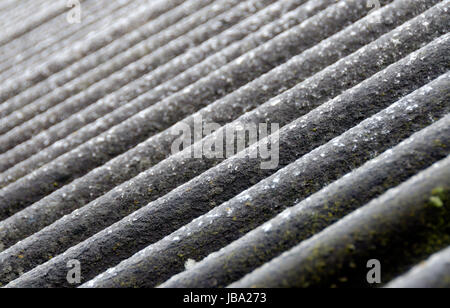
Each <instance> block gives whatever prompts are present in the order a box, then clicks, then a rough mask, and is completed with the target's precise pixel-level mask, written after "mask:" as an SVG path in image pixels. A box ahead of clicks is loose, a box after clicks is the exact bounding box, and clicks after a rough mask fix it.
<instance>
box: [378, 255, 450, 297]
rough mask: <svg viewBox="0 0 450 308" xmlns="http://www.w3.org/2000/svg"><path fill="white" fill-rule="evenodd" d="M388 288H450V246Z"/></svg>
mask: <svg viewBox="0 0 450 308" xmlns="http://www.w3.org/2000/svg"><path fill="white" fill-rule="evenodd" d="M386 287H387V288H446V289H447V288H450V246H449V247H447V248H446V249H444V250H442V251H439V252H438V253H436V254H434V255H432V256H431V257H430V258H428V259H427V260H425V261H423V262H421V263H420V264H419V265H416V266H415V267H414V268H412V269H411V270H410V271H409V272H408V273H406V274H404V275H402V276H400V277H398V278H396V279H395V280H394V281H392V282H390V283H389V284H388V285H387V286H386Z"/></svg>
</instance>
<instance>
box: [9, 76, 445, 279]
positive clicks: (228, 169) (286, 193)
mask: <svg viewBox="0 0 450 308" xmlns="http://www.w3.org/2000/svg"><path fill="white" fill-rule="evenodd" d="M446 85H447V86H448V84H445V83H444V86H446ZM349 92H352V91H349ZM419 94H421V95H420V96H421V97H422V99H421V101H420V102H417V104H418V107H417V108H405V104H408V100H407V99H405V100H403V101H400V102H399V103H397V104H395V105H393V107H390V108H388V109H387V110H385V111H382V112H381V114H379V115H376V116H373V117H372V118H370V119H368V120H366V121H364V122H362V123H361V124H359V125H358V126H356V127H354V128H352V129H351V130H349V131H347V132H345V133H344V134H343V135H342V136H340V137H339V138H337V140H332V141H330V142H328V143H327V144H325V145H323V146H322V147H319V148H317V149H315V150H313V151H312V152H310V153H308V154H307V155H305V156H303V157H301V155H300V157H301V158H300V159H299V160H298V161H296V162H295V163H293V164H291V165H289V166H288V167H287V168H284V169H282V170H280V171H279V172H278V173H277V174H274V175H272V176H270V177H269V178H267V179H264V180H263V181H261V182H259V183H258V184H257V185H255V186H253V187H252V188H250V189H249V190H247V191H245V192H243V193H242V194H240V195H238V196H236V195H237V194H238V193H239V192H241V191H242V190H243V188H244V187H246V186H247V187H248V186H249V184H250V183H248V182H251V181H252V180H253V181H256V182H257V181H258V180H259V179H263V178H264V177H266V176H268V175H270V173H269V172H270V171H267V172H264V171H263V170H261V169H260V167H259V163H258V160H253V159H248V157H247V155H246V153H243V152H241V154H238V155H237V156H235V157H233V158H230V159H228V160H227V161H225V162H223V163H221V164H220V165H218V166H216V167H214V168H212V169H210V170H208V171H206V172H205V173H203V174H202V175H201V176H199V177H197V178H195V179H193V180H191V181H190V182H188V183H186V184H184V185H181V186H179V187H178V188H176V189H175V190H173V191H172V192H170V193H169V194H167V195H165V196H164V197H162V198H160V199H158V200H156V201H153V202H151V203H150V204H148V205H147V206H145V207H143V208H142V209H139V210H137V211H136V212H134V213H133V214H131V215H130V216H129V217H127V218H125V219H123V220H122V221H120V222H118V223H116V224H114V225H112V226H111V227H108V228H106V229H104V230H103V231H101V232H100V233H98V234H96V235H95V236H93V237H91V238H90V239H88V240H86V241H84V242H82V243H80V244H78V245H77V246H74V247H72V248H70V249H69V250H68V251H66V253H65V254H63V255H59V256H57V257H55V258H53V259H52V260H50V261H49V262H47V263H46V264H44V265H42V266H41V267H38V268H36V269H35V270H31V271H30V272H29V273H27V274H25V275H24V276H22V277H21V278H19V280H22V281H24V285H28V286H33V285H34V286H61V285H66V280H65V272H64V271H63V270H62V269H63V268H65V266H66V264H67V260H69V259H78V260H80V262H82V263H83V264H86V265H85V266H84V272H83V275H84V277H86V278H87V279H88V278H90V277H91V276H93V275H94V274H95V273H97V274H98V273H100V272H102V270H106V268H107V267H110V266H111V265H112V264H115V263H117V262H118V261H120V260H121V259H124V258H126V257H129V256H131V255H132V254H133V253H135V252H137V251H139V250H140V249H142V248H144V247H145V246H147V245H149V244H151V243H152V242H156V241H158V240H160V239H161V238H163V237H164V236H166V235H168V234H170V233H171V232H173V231H175V230H177V229H178V228H181V227H182V226H183V225H184V224H186V223H188V222H190V221H191V220H192V219H194V218H196V217H198V216H200V215H202V214H205V213H206V212H208V211H209V210H210V209H212V208H214V207H216V205H219V204H221V203H222V202H225V201H226V200H228V199H229V198H232V197H233V196H236V197H234V198H232V199H231V200H230V201H228V202H227V203H226V204H225V205H222V206H221V207H220V208H219V209H217V212H214V211H213V214H210V215H207V216H206V217H205V218H204V219H205V221H203V223H204V224H210V223H212V222H214V221H216V222H220V217H224V216H223V215H220V214H219V210H220V209H223V208H225V209H226V208H230V209H231V210H233V209H242V211H244V213H243V215H242V216H241V215H239V217H241V219H239V220H238V219H234V216H231V217H228V216H227V217H226V218H224V219H226V220H227V222H228V224H227V227H228V229H227V230H228V231H227V232H228V233H227V234H234V235H235V236H236V233H237V234H239V232H238V231H239V230H242V229H243V230H245V229H246V228H249V229H247V230H250V229H251V228H254V227H256V226H258V224H260V223H262V222H264V221H265V220H267V219H268V218H271V217H272V216H273V215H275V214H277V213H279V212H280V211H281V210H283V209H284V208H285V207H286V206H289V205H291V204H294V203H295V202H296V199H297V198H298V197H299V196H305V195H309V194H312V193H313V192H315V191H317V190H319V189H320V188H322V186H323V185H325V183H327V182H330V181H333V180H335V179H337V178H339V177H340V176H343V175H345V174H346V173H348V172H349V171H350V170H351V169H352V168H355V167H357V166H359V165H361V164H363V163H364V162H365V161H367V160H369V159H370V158H372V157H373V156H374V155H376V154H374V153H376V152H383V151H384V150H386V149H388V148H390V147H391V146H393V145H395V144H396V143H398V142H400V141H401V140H404V139H405V138H407V137H409V136H410V135H411V134H412V133H413V132H415V131H418V130H420V129H421V128H423V127H426V126H427V125H429V124H430V121H432V119H433V118H439V117H441V116H442V115H443V114H446V113H448V111H449V110H448V107H449V106H448V105H446V101H445V98H446V97H448V91H447V92H446V91H442V89H441V88H440V87H436V89H435V91H434V92H432V94H431V92H430V93H422V92H420V93H419ZM354 95H355V94H354ZM353 98H354V96H353ZM420 107H422V108H420ZM323 109H324V110H327V109H330V108H329V107H328V106H326V107H324V108H323ZM392 111H393V112H392ZM396 112H398V113H399V114H395V113H396ZM405 113H406V116H405V115H404V114H405ZM313 114H317V115H320V114H321V112H320V111H319V110H315V111H313ZM393 116H395V119H396V121H392V117H393ZM313 117H314V116H312V118H313ZM319 117H320V116H319ZM301 120H302V119H299V120H297V121H295V122H293V123H292V124H291V125H289V126H288V127H286V128H284V129H283V130H282V131H281V133H279V134H280V148H284V149H285V151H284V152H283V153H286V154H284V157H283V155H281V156H280V165H281V166H283V165H286V161H284V160H285V159H286V160H289V158H288V156H289V154H291V153H293V152H295V149H297V150H296V151H297V152H298V151H306V152H307V151H308V149H305V147H304V144H302V142H301V140H305V137H306V136H307V135H306V136H305V134H304V133H305V132H307V133H310V132H312V129H311V127H308V128H307V129H305V128H303V127H302V125H301V124H302V121H301ZM303 120H306V119H305V118H303ZM305 122H306V123H311V121H305ZM411 123H414V125H411ZM311 125H314V124H311ZM328 127H329V125H328V126H327V128H328ZM338 127H340V126H338ZM301 131H303V132H304V133H303V134H302V133H301ZM383 132H388V133H385V134H384V133H383ZM314 133H316V132H314ZM314 133H312V135H314ZM277 134H278V133H277ZM310 134H311V133H310ZM317 135H318V136H324V134H323V132H321V131H318V132H317ZM264 142H267V140H262V141H260V142H259V144H257V145H255V146H253V147H251V151H258V147H257V146H260V144H261V143H262V144H263V143H264ZM316 146H317V145H316ZM288 149H289V150H288ZM288 153H289V154H288ZM291 155H292V154H291ZM250 157H251V156H250ZM291 160H292V158H291ZM189 163H190V161H186V164H189ZM166 171H167V169H166ZM271 172H272V173H273V171H271ZM324 176H326V178H323V177H324ZM318 177H320V178H321V180H320V181H318V180H317V178H318ZM154 178H156V177H154ZM315 179H316V180H315ZM300 183H301V185H299V184H300ZM122 187H123V188H122V189H121V190H120V192H119V191H118V192H119V193H121V194H122V196H123V195H127V194H126V186H124V185H123V186H122ZM147 187H148V186H147ZM280 191H283V193H282V194H280ZM267 200H271V201H270V202H269V203H267ZM116 203H117V202H116ZM247 203H250V205H248V204H247ZM274 205H277V206H274ZM86 210H87V209H86V208H83V209H81V210H79V211H76V212H74V213H73V214H72V215H71V216H74V217H73V218H75V217H76V218H77V220H76V221H75V220H73V223H75V224H80V223H81V222H82V221H85V222H88V221H89V219H92V216H89V215H86V214H84V213H83V212H86ZM107 210H108V211H110V212H109V213H108V214H106V212H103V215H104V216H102V218H103V219H109V218H111V216H112V215H114V213H112V211H111V208H109V209H107ZM118 211H120V209H119V208H116V209H115V212H118ZM225 212H227V211H225ZM220 213H222V211H220ZM244 218H245V219H244ZM70 219H71V218H70V217H68V216H66V217H64V218H62V219H61V220H59V221H58V222H57V223H55V224H54V225H52V226H50V227H49V228H47V229H44V230H43V231H41V232H38V233H37V234H35V235H33V236H32V237H30V238H28V239H26V240H25V241H22V242H21V243H19V244H17V245H16V246H13V247H12V248H10V249H8V250H6V251H5V252H3V253H1V254H0V260H1V261H2V263H3V264H5V265H6V267H7V268H8V269H9V268H17V267H18V266H19V264H20V268H22V269H24V268H25V269H26V268H27V265H26V264H27V263H28V262H39V261H38V260H43V261H44V260H45V255H46V254H47V253H49V251H50V249H53V248H56V247H57V246H58V245H60V243H61V242H62V240H67V239H68V236H72V238H73V232H72V231H70V228H69V226H70V225H71V224H73V223H70ZM229 219H231V220H232V221H235V223H234V225H230V224H229ZM98 221H99V220H98V219H96V222H97V223H98ZM168 222H170V224H169V223H168ZM58 226H59V227H58ZM80 226H83V228H86V229H90V228H91V227H88V228H87V226H86V225H84V224H83V223H81V225H80ZM222 226H223V225H222ZM52 229H53V230H55V232H56V230H58V232H59V233H58V234H57V235H56V233H54V232H53V231H51V230H52ZM218 229H220V224H219V228H218ZM52 233H53V234H54V235H53V236H52ZM219 233H220V232H219ZM55 235H56V236H57V237H58V238H59V240H57V239H55V238H54V236H55ZM230 237H231V235H230ZM45 238H48V242H45V241H46V240H45ZM50 238H52V239H51V240H50ZM129 239H133V240H132V241H130V240H129ZM174 239H175V241H174V242H176V237H175V238H174ZM223 239H224V240H225V239H226V237H224V238H223ZM218 241H219V240H218ZM118 243H119V245H118ZM42 247H46V248H45V249H42ZM87 251H90V252H89V253H87ZM18 253H21V254H22V256H23V258H22V259H19V260H18V259H17V254H18ZM94 264H95V265H94ZM35 265H37V264H35ZM32 267H34V266H32ZM58 268H59V270H57V269H58ZM48 269H52V270H51V274H48V275H45V276H42V273H43V272H48ZM8 276H9V277H11V276H12V277H14V276H15V274H14V272H13V271H8V270H7V272H6V277H8ZM156 277H159V279H162V277H164V276H163V275H157V276H156ZM9 279H10V278H9ZM160 282H163V281H160Z"/></svg>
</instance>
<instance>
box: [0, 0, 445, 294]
mask: <svg viewBox="0 0 450 308" xmlns="http://www.w3.org/2000/svg"><path fill="white" fill-rule="evenodd" d="M88 2H89V0H86V3H88ZM125 2H126V3H125ZM380 3H381V5H382V7H381V8H380V9H379V10H377V11H375V12H373V13H372V14H370V15H369V16H366V15H367V12H368V11H369V10H370V9H368V8H367V3H366V2H365V1H360V0H341V1H339V2H337V3H336V2H335V1H331V0H330V1H328V0H319V1H318V0H310V1H306V0H305V1H301V0H279V1H276V0H247V1H244V2H242V1H236V2H235V3H234V2H232V1H221V0H215V1H212V0H211V1H208V2H204V1H203V2H202V1H194V0H190V1H186V2H183V3H182V1H164V2H158V1H156V2H154V3H152V4H148V3H147V2H145V3H142V4H141V5H140V6H139V12H138V13H135V14H132V15H130V16H127V17H125V18H124V19H123V20H122V23H123V24H126V25H129V26H128V27H123V28H118V27H117V25H115V24H114V25H112V26H111V27H109V28H107V27H105V28H104V29H103V30H101V31H99V32H98V33H95V34H93V36H92V38H86V39H83V40H82V41H80V42H75V41H76V40H77V38H81V37H83V35H84V34H83V33H85V32H83V31H88V30H89V26H87V27H86V29H84V28H83V27H81V25H80V27H79V28H77V30H75V31H74V32H73V35H74V36H73V38H72V40H68V41H67V45H66V47H64V50H62V51H57V52H56V53H54V54H53V55H51V56H48V54H46V53H45V52H42V53H38V54H37V55H36V56H34V57H33V58H30V59H29V60H28V61H29V62H26V61H25V62H23V63H30V65H31V66H32V67H33V69H34V70H35V73H33V72H32V71H31V70H30V72H31V73H28V74H27V75H24V76H21V75H16V77H15V78H14V79H13V80H11V81H9V82H8V83H7V84H4V85H2V86H0V96H1V98H3V99H2V101H3V103H2V104H0V115H2V118H1V119H0V121H2V126H1V130H0V131H1V132H2V133H3V135H0V149H2V152H3V153H2V154H0V160H1V161H0V167H1V169H0V170H1V171H2V173H1V174H0V187H2V186H3V188H2V189H0V219H2V220H3V221H1V222H0V251H2V250H3V251H2V252H1V253H0V283H1V284H2V285H6V284H8V286H9V287H74V286H77V285H73V284H70V283H69V282H68V281H67V277H66V275H67V263H68V261H70V260H73V259H76V260H78V261H80V262H81V265H82V276H83V280H82V284H83V287H156V286H161V287H226V286H231V287H254V286H256V287H258V286H259V287H311V286H312V287H314V286H315V287H317V286H320V287H361V286H368V284H366V283H365V282H364V280H365V276H366V273H367V267H366V263H367V261H368V260H369V259H373V258H375V257H378V258H380V259H381V262H382V263H383V262H385V263H383V264H385V265H384V266H383V278H384V280H383V283H387V282H388V281H390V280H393V279H395V278H396V277H398V276H401V275H403V274H404V273H405V272H407V271H408V270H409V269H410V268H412V267H414V265H416V264H417V263H419V262H420V261H422V260H425V259H426V258H427V257H429V256H430V255H431V254H433V253H438V251H440V250H442V249H445V248H446V247H447V246H448V245H450V227H449V218H450V217H449V214H448V213H449V211H448V209H449V208H448V206H449V205H450V204H449V200H450V199H449V191H450V183H449V180H450V175H449V174H448V172H449V170H450V167H449V166H448V164H449V158H448V154H449V146H450V91H449V90H450V73H449V72H450V55H449V53H448V50H449V49H450V34H449V33H448V32H449V27H450V17H449V14H448V10H449V7H450V3H449V2H448V1H446V0H444V1H439V0H395V1H388V0H386V1H380ZM41 4H42V6H43V7H44V5H45V2H42V3H41ZM5 5H6V4H5ZM82 5H83V4H82ZM89 7H90V6H88V5H86V8H89ZM92 8H93V10H92V12H93V13H94V14H103V15H101V16H105V18H106V17H107V16H111V14H113V12H116V11H117V12H119V10H115V9H111V14H105V13H104V12H103V13H101V12H100V10H97V9H95V5H93V6H92ZM127 8H128V9H130V8H131V6H130V3H128V2H127V1H124V3H123V8H122V9H121V10H122V11H123V13H119V14H125V13H126V12H127ZM152 8H153V9H152ZM25 9H26V8H24V7H23V8H21V9H20V10H19V11H18V12H17V14H18V16H21V14H24V12H25ZM9 10H12V7H10V8H9ZM57 10H58V8H56V7H55V8H54V9H53V10H48V12H46V14H43V13H41V14H40V15H38V14H37V15H36V16H32V17H30V18H29V20H27V21H26V22H25V23H24V25H23V26H22V28H18V29H14V28H11V30H9V32H7V35H5V38H4V40H5V42H7V43H5V44H6V45H5V46H8V44H11V46H14V45H13V44H16V41H15V40H14V38H15V36H17V37H19V38H20V37H21V36H23V35H26V33H27V31H28V30H27V31H25V30H23V29H27V27H29V25H32V24H33V23H37V22H38V20H41V22H40V25H41V26H40V27H42V29H45V27H46V25H48V26H50V25H51V24H52V22H54V23H55V24H57V23H62V22H63V21H62V19H61V17H62V16H63V14H62V13H60V14H59V15H58V14H56V13H55V12H57ZM0 14H1V11H0ZM5 14H6V13H5ZM55 14H56V15H55ZM61 14H62V15H61ZM54 15H55V16H54ZM56 16H59V17H60V21H57V17H56ZM99 16H100V15H99ZM165 17H167V18H168V19H165ZM164 20H167V21H166V22H165V23H160V21H161V22H162V21H164ZM169 20H170V22H169ZM152 25H160V26H159V29H160V30H157V31H153V32H152V30H151V29H152V28H153V27H152ZM83 29H84V30H83ZM140 31H143V33H145V34H142V32H140ZM177 31H178V32H177ZM21 32H24V33H22V34H21ZM65 33H66V32H65ZM65 35H66V34H61V37H60V38H63V37H65ZM9 38H11V39H9ZM57 38H58V36H57V34H55V37H54V40H53V41H54V42H55V43H57V42H58V39H57ZM94 38H95V39H96V40H97V41H95V40H94ZM122 42H123V44H124V47H120V46H121V43H122ZM72 45H73V46H72ZM75 45H76V46H75ZM17 46H19V45H17ZM146 46H147V47H146ZM30 48H33V47H32V46H30ZM80 49H82V50H83V51H82V52H81V53H77V54H76V55H74V51H75V50H80ZM1 50H2V47H0V51H1ZM31 50H32V49H31ZM5 57H8V56H7V55H6V54H5ZM3 59H6V58H2V60H3ZM114 61H116V62H114ZM1 63H6V60H5V61H3V62H1ZM42 64H43V65H42ZM0 65H1V64H0ZM0 68H1V66H0ZM101 68H103V69H101ZM6 72H8V70H6ZM86 82H87V86H86V88H83V87H82V86H81V85H83V84H85V85H86ZM41 87H42V88H41ZM41 89H42V90H41ZM61 91H62V92H61ZM2 112H3V113H2ZM200 117H201V118H202V119H203V121H204V122H206V123H210V122H215V123H218V124H219V126H222V127H221V128H220V129H219V130H218V131H216V132H214V133H212V134H210V135H207V136H206V137H204V138H203V140H200V141H197V139H195V140H194V141H197V143H196V144H195V145H193V146H191V147H189V148H187V149H184V150H183V151H182V152H180V153H178V154H172V149H171V147H172V144H173V143H174V141H175V139H177V137H178V136H177V135H174V134H173V131H174V130H176V129H178V128H180V127H181V125H182V124H183V125H185V126H187V127H190V128H193V127H194V126H195V125H196V124H198V123H197V121H198V120H197V119H199V118H200ZM3 123H5V124H4V125H3ZM250 123H253V124H258V123H267V124H268V125H269V127H270V126H271V125H270V124H277V126H273V125H272V131H271V135H270V136H268V137H266V138H264V139H262V140H259V141H257V142H256V143H254V142H255V140H246V145H247V146H248V149H247V150H246V151H242V152H240V153H238V154H236V155H234V156H232V157H229V158H202V159H197V158H191V157H192V156H191V155H190V154H192V152H195V151H196V150H198V149H199V148H201V147H203V146H205V145H207V144H211V143H212V142H214V140H216V138H219V137H220V136H222V135H225V136H229V133H228V132H229V130H230V129H236V128H238V127H242V126H243V125H246V124H250ZM278 126H279V127H280V129H279V130H278V128H277V127H278ZM272 142H276V144H277V146H279V163H278V165H277V166H276V167H274V168H272V169H264V168H262V167H261V166H262V164H263V163H264V160H263V159H261V158H253V157H254V156H258V155H257V154H258V153H259V152H260V151H262V149H264V148H265V147H267V144H269V143H272ZM442 256H444V257H442ZM445 256H446V251H443V252H440V253H439V254H438V255H437V257H434V258H432V259H431V260H430V262H428V263H427V264H429V265H428V266H425V267H420V268H419V269H416V270H413V271H412V272H410V273H406V274H405V275H406V276H405V277H406V278H405V277H399V278H398V279H395V280H394V281H393V282H392V283H390V284H388V285H387V286H388V287H403V286H430V287H433V286H436V287H445V286H448V270H447V271H446V270H445V269H446V268H448V267H446V263H445V262H443V260H445ZM188 260H190V261H189V264H194V265H190V266H189V267H188V269H187V270H185V263H186V261H188ZM193 260H195V261H197V263H195V262H193ZM110 267H113V268H112V269H109V270H108V268H110ZM421 277H425V278H424V280H421ZM423 281H426V282H425V283H424V282H423ZM427 282H428V283H427Z"/></svg>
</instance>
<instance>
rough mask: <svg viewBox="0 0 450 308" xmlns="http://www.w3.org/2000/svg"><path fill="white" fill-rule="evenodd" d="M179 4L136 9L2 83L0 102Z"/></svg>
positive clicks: (162, 0)
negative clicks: (109, 26)
mask: <svg viewBox="0 0 450 308" xmlns="http://www.w3.org/2000/svg"><path fill="white" fill-rule="evenodd" d="M182 2H183V0H172V1H165V0H155V1H154V2H151V3H149V4H148V5H147V6H142V7H140V8H139V10H136V11H135V12H133V13H131V14H130V15H129V16H127V17H126V18H122V19H120V20H118V21H117V23H115V24H114V25H113V26H112V27H111V28H108V29H105V30H104V31H102V32H100V33H97V34H96V35H95V36H93V37H90V38H87V39H86V40H83V41H80V42H77V43H76V44H74V45H72V46H69V47H68V48H67V49H65V50H63V51H62V52H61V53H59V54H58V55H57V56H56V57H53V58H52V59H49V60H48V61H46V62H43V63H41V64H40V65H39V67H38V68H37V69H34V70H28V71H26V72H25V73H24V74H23V75H22V76H18V77H16V78H13V79H11V80H8V81H7V82H5V83H4V84H2V85H1V86H0V102H4V101H6V100H7V99H9V98H11V97H13V96H15V95H17V94H18V93H20V92H21V91H23V90H25V89H27V88H28V87H30V86H32V85H34V84H36V83H38V82H40V81H42V80H45V79H46V78H48V77H49V76H51V75H52V74H54V73H56V72H58V71H60V70H62V69H63V68H64V67H66V66H68V65H70V64H72V63H74V62H76V61H77V60H80V59H82V58H83V57H85V56H86V55H89V54H91V53H92V52H95V51H97V50H99V49H100V48H102V47H104V46H106V45H108V44H110V43H111V42H113V41H114V40H115V39H117V38H119V37H121V36H123V35H124V34H126V33H128V32H129V31H131V30H133V29H135V28H137V27H139V26H140V25H142V24H144V23H145V22H147V21H149V20H151V19H153V18H156V17H158V16H160V15H161V14H163V13H165V12H167V11H169V10H170V9H172V8H174V7H176V6H177V5H179V4H181V3H182Z"/></svg>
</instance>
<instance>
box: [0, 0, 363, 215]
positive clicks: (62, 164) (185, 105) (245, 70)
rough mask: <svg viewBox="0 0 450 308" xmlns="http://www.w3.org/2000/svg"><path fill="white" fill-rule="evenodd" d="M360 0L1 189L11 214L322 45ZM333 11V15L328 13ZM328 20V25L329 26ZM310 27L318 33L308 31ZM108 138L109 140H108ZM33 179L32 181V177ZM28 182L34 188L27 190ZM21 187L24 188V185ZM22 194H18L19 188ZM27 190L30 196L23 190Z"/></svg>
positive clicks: (354, 14)
mask: <svg viewBox="0 0 450 308" xmlns="http://www.w3.org/2000/svg"><path fill="white" fill-rule="evenodd" d="M366 10H367V8H366V7H365V5H363V4H362V3H361V2H360V1H356V0H348V1H344V2H340V3H338V4H336V5H333V6H331V7H329V8H328V9H326V10H324V11H323V12H320V13H318V14H317V15H315V16H314V17H312V18H310V19H308V20H307V21H305V22H304V23H303V24H302V25H299V26H297V27H294V28H292V29H290V30H288V31H286V32H284V33H283V34H281V35H279V36H277V37H276V38H274V39H272V40H270V41H269V42H267V43H265V44H263V45H262V46H260V47H257V48H256V49H254V50H252V51H251V52H249V53H247V54H246V55H243V56H242V57H240V58H238V59H236V60H234V61H233V62H231V63H230V64H228V65H226V66H224V67H222V68H221V69H219V70H216V71H215V72H214V73H212V74H210V75H208V78H203V79H201V80H199V81H198V82H196V83H194V84H192V85H191V86H189V87H187V88H186V90H184V91H182V92H178V93H176V94H174V95H172V96H170V97H168V98H167V99H164V100H162V101H160V102H159V103H157V104H155V105H153V106H152V107H150V108H147V109H145V110H144V111H142V112H140V113H138V114H136V115H135V116H133V117H132V118H130V119H128V120H126V121H125V122H122V123H121V124H119V125H116V126H115V127H113V128H112V129H110V130H109V131H107V132H105V133H103V134H101V135H100V136H98V137H96V138H94V139H91V140H90V141H89V142H87V143H85V144H83V145H81V146H79V147H78V148H77V149H75V150H72V151H71V152H69V153H67V154H65V155H63V156H61V157H59V158H57V159H56V160H54V161H53V162H51V163H50V164H47V165H46V166H44V167H42V168H41V169H39V170H36V171H34V172H33V173H31V174H30V175H28V176H26V177H24V178H21V179H20V180H18V181H17V182H14V183H12V184H10V185H9V186H7V187H5V188H3V189H2V191H1V193H0V200H2V201H3V200H8V201H7V203H4V204H5V207H4V208H6V209H8V211H10V210H13V212H11V211H10V213H14V211H15V209H21V208H24V207H26V206H28V205H30V204H31V203H33V202H35V201H37V200H39V199H41V198H42V197H44V196H45V195H47V194H49V193H51V192H52V191H55V190H56V188H57V187H58V186H60V185H63V184H66V183H68V182H70V181H71V180H73V179H74V178H76V177H79V176H81V175H84V174H85V173H86V172H88V171H89V170H91V169H93V168H95V167H98V166H100V165H102V164H103V163H105V162H106V161H108V160H110V159H111V158H113V157H115V156H117V155H118V154H121V153H123V152H125V151H126V150H128V149H130V148H131V147H133V146H135V145H136V144H138V143H139V142H142V141H144V140H145V139H147V138H148V137H150V136H151V135H154V134H155V133H157V132H160V131H161V130H163V129H165V128H168V127H170V126H171V125H173V124H175V123H176V122H178V121H179V120H181V119H182V118H183V117H185V116H187V115H189V114H192V113H193V112H195V111H198V110H199V109H201V108H203V107H205V106H207V105H209V104H210V103H212V102H214V101H215V100H216V99H218V98H220V97H223V96H224V95H225V94H227V93H230V92H232V91H233V90H235V89H237V88H239V87H240V86H242V85H244V84H246V83H247V82H249V81H251V80H253V79H255V78H256V77H258V76H260V75H261V74H263V73H266V72H267V71H269V70H271V69H273V68H274V67H276V66H277V65H279V64H282V63H284V62H286V61H287V60H288V59H290V58H292V57H293V56H294V55H296V54H298V53H300V52H302V51H304V50H306V49H308V48H310V47H311V46H313V45H315V44H317V43H318V42H319V41H321V40H322V39H324V38H326V37H328V36H329V35H331V34H334V33H336V32H337V30H339V29H340V28H342V27H345V26H348V25H349V24H351V23H353V22H354V21H355V20H358V19H359V18H360V17H361V16H362V15H363V14H365V12H366ZM330 11H332V12H333V14H329V12H330ZM325 24H328V25H329V26H327V27H324V25H325ZM309 29H311V30H314V31H308V30H309ZM105 141H106V142H105ZM30 180H32V181H30ZM25 186H30V187H27V188H26V189H25ZM19 187H20V188H19ZM17 189H19V190H20V193H19V194H17V193H18V190H17ZM23 191H27V194H26V195H25V194H23Z"/></svg>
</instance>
